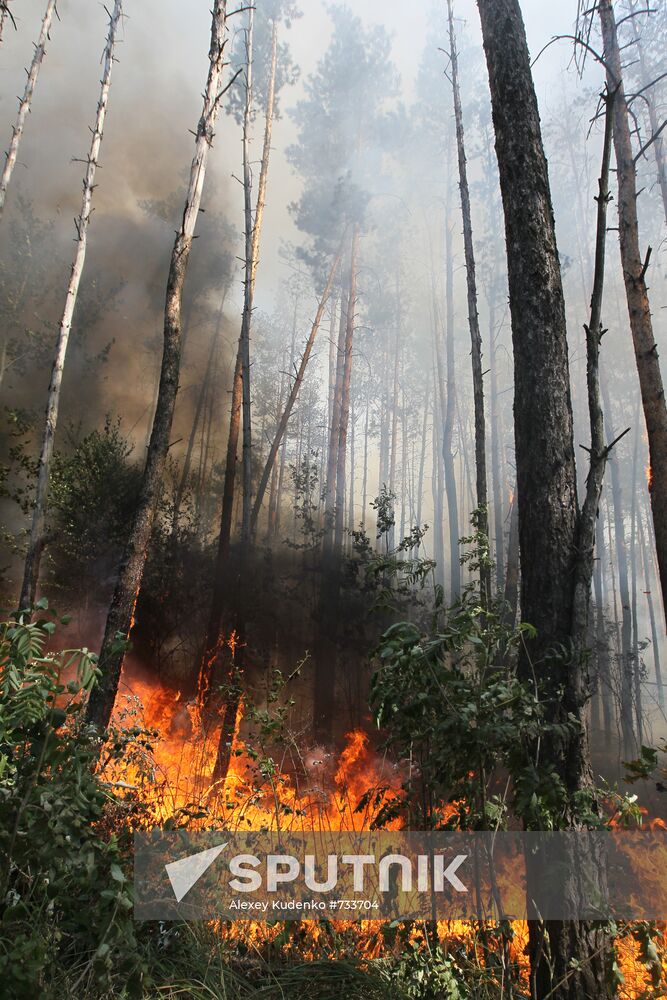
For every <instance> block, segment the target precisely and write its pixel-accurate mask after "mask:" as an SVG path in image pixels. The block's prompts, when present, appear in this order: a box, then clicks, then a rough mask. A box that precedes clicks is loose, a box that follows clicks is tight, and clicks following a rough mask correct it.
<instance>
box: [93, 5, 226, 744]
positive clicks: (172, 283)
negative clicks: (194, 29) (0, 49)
mask: <svg viewBox="0 0 667 1000" xmlns="http://www.w3.org/2000/svg"><path fill="white" fill-rule="evenodd" d="M226 22H227V2H226V0H215V3H214V6H213V12H212V20H211V44H210V50H209V69H208V79H207V83H206V91H205V94H204V104H203V109H202V114H201V118H200V119H199V124H198V127H197V132H196V136H195V154H194V157H193V160H192V165H191V168H190V180H189V184H188V191H187V195H186V199H185V209H184V212H183V219H182V221H181V225H180V228H179V231H178V233H177V234H176V240H175V242H174V247H173V250H172V254H171V262H170V265H169V276H168V280H167V295H166V301H165V316H164V347H163V354H162V373H161V376H160V390H159V394H158V403H157V407H156V411H155V418H154V421H153V431H152V433H151V440H150V445H149V448H148V456H147V460H146V467H145V469H144V474H143V479H142V483H141V489H140V493H139V500H138V504H137V509H136V512H135V516H134V520H133V524H132V528H131V531H130V536H129V540H128V543H127V546H126V548H125V553H124V556H123V562H122V565H121V568H120V573H119V576H118V581H117V583H116V589H115V592H114V596H113V599H112V602H111V607H110V609H109V615H108V618H107V623H106V628H105V632H104V640H103V642H102V649H101V651H100V666H101V668H102V679H101V681H100V683H99V686H98V687H96V688H94V689H93V692H92V694H91V697H90V701H89V703H88V718H89V720H90V721H91V722H94V723H95V724H96V725H97V726H98V727H99V728H101V729H104V728H106V726H107V725H108V723H109V719H110V718H111V713H112V711H113V705H114V701H115V698H116V691H117V690H118V681H119V679H120V672H121V668H122V664H123V656H124V648H123V647H122V646H119V643H118V637H119V636H120V637H121V638H122V639H124V640H126V639H128V637H129V636H130V633H131V631H132V624H133V618H134V610H135V607H136V603H137V597H138V595H139V590H140V587H141V578H142V575H143V571H144V565H145V562H146V556H147V552H148V545H149V542H150V538H151V532H152V529H153V522H154V520H155V514H156V511H157V506H158V503H159V499H160V494H161V490H162V476H163V473H164V467H165V463H166V460H167V454H168V451H169V436H170V433H171V425H172V421H173V416H174V408H175V405H176V395H177V392H178V380H179V374H180V361H181V305H182V299H183V286H184V284H185V277H186V274H187V269H188V262H189V259H190V252H191V250H192V243H193V239H194V235H195V228H196V223H197V218H198V216H199V210H200V208H201V201H202V193H203V189H204V179H205V176H206V166H207V162H208V155H209V152H210V149H211V145H212V143H213V137H214V129H215V122H216V119H217V116H218V112H219V109H220V101H221V98H222V94H223V88H222V86H221V81H222V73H223V68H224V48H225V41H226V38H225V34H226Z"/></svg>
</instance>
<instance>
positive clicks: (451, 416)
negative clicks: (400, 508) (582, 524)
mask: <svg viewBox="0 0 667 1000" xmlns="http://www.w3.org/2000/svg"><path fill="white" fill-rule="evenodd" d="M448 215H449V213H448ZM445 257H446V272H445V273H446V294H447V317H446V323H445V341H446V351H447V402H446V404H443V405H445V421H444V425H443V433H442V459H443V463H444V474H445V494H446V496H447V521H448V525H449V560H450V570H449V578H450V594H449V600H450V603H452V604H453V603H454V602H455V601H457V600H458V599H459V597H460V596H461V563H460V561H459V538H460V537H461V535H460V532H459V502H458V492H457V486H456V468H455V465H454V451H453V448H452V440H453V437H454V420H455V419H456V370H455V364H454V258H453V251H452V231H451V228H450V226H449V221H448V218H447V219H446V220H445ZM443 568H444V567H443Z"/></svg>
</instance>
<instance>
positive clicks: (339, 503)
mask: <svg viewBox="0 0 667 1000" xmlns="http://www.w3.org/2000/svg"><path fill="white" fill-rule="evenodd" d="M358 254H359V226H358V225H355V227H354V232H353V234H352V249H351V252H350V287H349V294H348V298H347V316H346V321H345V347H344V352H343V371H342V385H341V397H340V400H341V402H340V427H339V436H338V451H337V456H336V514H335V520H334V524H335V530H334V548H335V551H336V552H340V551H341V547H342V543H343V524H344V516H345V464H346V458H347V431H348V425H349V420H350V383H351V380H352V344H353V340H354V320H355V312H356V308H357V257H358Z"/></svg>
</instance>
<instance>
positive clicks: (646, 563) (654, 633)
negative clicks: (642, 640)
mask: <svg viewBox="0 0 667 1000" xmlns="http://www.w3.org/2000/svg"><path fill="white" fill-rule="evenodd" d="M639 545H640V547H641V551H642V565H643V570H644V586H645V587H646V600H647V603H648V614H649V621H650V622H651V645H652V646H653V664H654V669H655V683H656V686H657V689H658V706H659V708H660V709H661V711H664V708H665V689H664V684H663V680H662V668H661V665H660V637H659V635H658V627H657V622H656V614H655V605H654V603H653V594H652V592H651V564H650V560H649V557H648V544H647V541H646V537H645V533H644V523H643V519H642V516H641V514H640V516H639Z"/></svg>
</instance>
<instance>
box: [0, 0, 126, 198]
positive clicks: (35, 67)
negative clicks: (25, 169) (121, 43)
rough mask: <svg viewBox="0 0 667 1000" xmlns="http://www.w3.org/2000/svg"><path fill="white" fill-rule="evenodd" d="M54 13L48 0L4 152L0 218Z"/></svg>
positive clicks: (52, 2)
mask: <svg viewBox="0 0 667 1000" xmlns="http://www.w3.org/2000/svg"><path fill="white" fill-rule="evenodd" d="M54 14H57V12H56V0H48V3H47V5H46V11H45V12H44V17H43V18H42V27H41V30H40V33H39V39H38V40H37V45H36V46H35V54H34V56H33V57H32V63H31V64H30V69H29V70H28V71H27V72H28V79H27V80H26V85H25V90H24V91H23V97H22V98H21V100H20V101H19V111H18V115H17V116H16V121H15V122H14V125H13V128H12V138H11V142H10V143H9V149H8V150H7V154H6V159H5V167H4V170H3V171H2V177H0V218H2V213H3V212H4V209H5V199H6V197H7V188H8V187H9V182H10V181H11V179H12V174H13V172H14V167H15V166H16V159H17V157H18V152H19V146H20V144H21V139H22V138H23V130H24V128H25V123H26V119H27V117H28V115H29V114H30V108H31V105H32V98H33V95H34V93H35V87H36V86H37V79H38V77H39V71H40V69H41V68H42V62H43V60H44V54H45V53H46V46H47V43H48V42H49V40H50V31H51V24H52V23H53V16H54ZM6 16H7V8H6V7H4V6H3V8H2V24H3V25H4V22H5V17H6ZM114 30H115V29H114Z"/></svg>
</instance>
